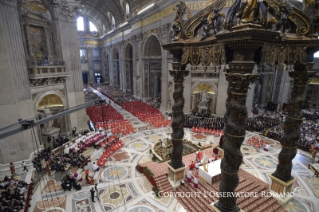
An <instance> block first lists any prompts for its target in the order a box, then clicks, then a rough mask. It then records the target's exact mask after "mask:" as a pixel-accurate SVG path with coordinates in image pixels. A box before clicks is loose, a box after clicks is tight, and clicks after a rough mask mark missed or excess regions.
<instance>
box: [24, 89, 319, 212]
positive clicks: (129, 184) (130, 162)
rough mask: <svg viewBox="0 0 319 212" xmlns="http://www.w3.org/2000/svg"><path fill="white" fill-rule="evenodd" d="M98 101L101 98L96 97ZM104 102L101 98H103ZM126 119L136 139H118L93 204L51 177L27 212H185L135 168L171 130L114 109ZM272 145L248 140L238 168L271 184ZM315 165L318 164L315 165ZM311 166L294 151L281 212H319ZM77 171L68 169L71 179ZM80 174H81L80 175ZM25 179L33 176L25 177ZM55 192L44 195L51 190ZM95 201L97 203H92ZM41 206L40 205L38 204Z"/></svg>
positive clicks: (275, 146)
mask: <svg viewBox="0 0 319 212" xmlns="http://www.w3.org/2000/svg"><path fill="white" fill-rule="evenodd" d="M98 95H100V94H99V93H98ZM102 97H103V96H102ZM115 109H117V110H118V111H119V112H120V113H121V114H122V115H123V116H124V117H125V118H126V119H128V120H129V121H131V122H132V123H135V122H136V124H135V126H134V125H133V126H134V127H135V128H136V130H137V132H136V133H134V134H131V135H127V136H124V137H122V138H121V140H122V141H123V142H124V143H125V146H124V147H123V148H121V149H120V150H119V151H117V152H116V153H115V154H114V155H113V156H112V157H111V158H110V159H109V160H108V162H107V163H106V164H105V166H104V167H103V168H102V169H100V171H99V173H98V178H99V179H98V180H99V184H98V186H97V188H98V191H99V192H98V193H99V201H95V202H92V200H91V197H90V192H89V189H90V188H91V187H92V186H90V185H88V184H86V183H83V184H82V189H81V190H80V191H74V190H73V191H66V192H64V191H63V190H61V187H60V182H59V180H60V179H61V175H65V174H67V173H55V174H54V175H53V177H52V178H51V179H48V177H45V178H44V179H42V180H41V182H40V184H39V186H38V187H37V188H36V189H35V193H34V195H33V198H32V202H31V208H30V209H31V210H30V211H36V212H41V211H46V212H47V211H54V210H55V211H56V210H58V211H63V212H64V211H72V212H86V211H87V212H91V211H93V212H94V211H98V212H99V211H101V212H104V211H129V212H147V211H148V212H160V211H163V212H164V211H165V212H166V211H173V212H182V211H185V210H184V208H183V207H182V206H181V204H180V203H178V201H177V200H176V199H175V198H174V197H163V198H156V197H154V195H153V192H152V185H151V184H150V183H149V181H148V180H147V179H146V177H144V176H143V175H141V174H139V173H138V172H137V171H136V169H135V166H136V165H137V164H139V163H145V162H148V161H152V155H151V154H150V148H151V147H152V145H154V143H155V142H157V141H158V140H159V139H163V138H166V137H168V136H169V135H170V133H171V129H170V128H158V129H154V128H153V127H150V126H148V124H147V123H143V122H141V121H140V120H138V119H137V118H136V117H134V116H133V115H132V114H130V113H128V112H127V111H125V110H123V109H122V108H121V107H119V106H115ZM185 136H187V138H191V139H192V141H193V142H201V144H209V143H215V144H218V141H219V137H215V136H210V135H209V136H207V135H202V134H196V133H192V132H190V131H189V130H188V129H185ZM253 136H259V135H257V134H256V133H253V132H247V134H246V140H247V139H248V138H250V137H253ZM263 139H265V140H267V141H268V142H269V143H270V145H271V149H270V151H268V152H266V151H264V150H262V149H255V148H254V147H252V146H249V145H247V143H246V140H245V142H244V143H243V145H242V147H241V151H242V153H243V155H244V163H243V164H242V166H241V168H242V169H244V170H246V171H248V172H249V173H251V174H252V175H254V176H256V177H258V178H260V179H261V180H263V181H264V182H266V183H269V182H270V179H269V177H268V175H269V174H271V173H273V172H274V170H275V168H276V165H277V163H278V159H277V157H278V154H279V152H280V148H281V147H280V144H279V143H278V142H277V141H274V140H271V139H268V138H263ZM85 154H86V155H91V158H92V160H93V161H94V160H97V159H98V158H99V156H100V155H101V154H102V149H100V150H94V149H88V150H86V153H85ZM317 160H318V159H317ZM310 162H312V159H311V158H310V154H309V153H306V152H303V151H298V154H297V156H296V157H295V159H294V160H293V171H292V173H293V176H294V177H295V178H296V179H297V180H296V182H295V183H294V185H293V186H294V193H295V198H294V200H293V201H292V202H290V203H289V204H288V205H287V206H286V207H285V208H286V209H287V211H289V212H301V211H302V212H306V211H307V212H308V211H309V212H315V211H319V201H318V200H319V179H318V178H316V177H315V176H314V174H313V172H312V171H311V170H309V169H308V164H309V163H310ZM77 171H79V170H77V169H70V170H69V171H68V173H69V174H71V173H75V172H77ZM80 172H82V174H83V171H80ZM27 175H34V174H32V171H29V172H28V173H27ZM52 186H53V188H54V191H53V192H52V190H51V192H48V191H49V189H50V188H49V187H52ZM95 200H97V199H95ZM42 201H43V202H42Z"/></svg>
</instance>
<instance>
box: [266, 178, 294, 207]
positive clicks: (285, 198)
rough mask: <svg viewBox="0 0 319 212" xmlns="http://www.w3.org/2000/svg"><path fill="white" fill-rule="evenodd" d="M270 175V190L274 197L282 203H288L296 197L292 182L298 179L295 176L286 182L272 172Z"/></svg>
mask: <svg viewBox="0 0 319 212" xmlns="http://www.w3.org/2000/svg"><path fill="white" fill-rule="evenodd" d="M269 177H270V178H271V183H270V185H269V190H270V193H271V195H272V197H273V198H275V199H276V200H277V201H278V202H279V203H280V204H281V205H287V204H288V203H289V202H290V201H291V200H292V199H293V198H294V195H293V194H292V192H293V186H292V184H293V183H294V182H295V181H296V179H295V178H293V179H291V180H290V181H288V182H284V181H282V180H280V179H279V178H277V177H275V176H273V175H272V174H270V175H269Z"/></svg>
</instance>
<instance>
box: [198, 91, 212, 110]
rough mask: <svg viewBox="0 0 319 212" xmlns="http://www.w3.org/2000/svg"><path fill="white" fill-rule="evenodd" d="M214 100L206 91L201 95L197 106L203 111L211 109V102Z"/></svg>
mask: <svg viewBox="0 0 319 212" xmlns="http://www.w3.org/2000/svg"><path fill="white" fill-rule="evenodd" d="M211 99H212V97H211V95H210V94H209V93H207V91H206V90H204V91H203V92H201V93H200V99H199V103H198V104H197V108H198V109H200V110H201V111H202V110H207V109H208V108H209V104H208V103H209V101H210V100H211Z"/></svg>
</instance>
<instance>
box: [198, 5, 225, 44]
mask: <svg viewBox="0 0 319 212" xmlns="http://www.w3.org/2000/svg"><path fill="white" fill-rule="evenodd" d="M224 18H225V14H224V13H219V10H218V9H217V8H214V10H213V12H208V13H207V14H206V15H204V16H203V17H202V24H203V25H204V26H203V29H204V34H203V36H204V37H203V38H202V39H201V40H203V39H205V38H206V37H208V34H209V31H210V30H211V29H213V30H214V34H217V32H219V31H220V30H221V29H222V24H223V19H224Z"/></svg>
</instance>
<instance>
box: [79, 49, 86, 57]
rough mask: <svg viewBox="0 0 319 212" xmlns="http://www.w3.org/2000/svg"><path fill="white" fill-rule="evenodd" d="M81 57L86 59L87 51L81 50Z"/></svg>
mask: <svg viewBox="0 0 319 212" xmlns="http://www.w3.org/2000/svg"><path fill="white" fill-rule="evenodd" d="M80 57H86V52H85V49H80Z"/></svg>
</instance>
